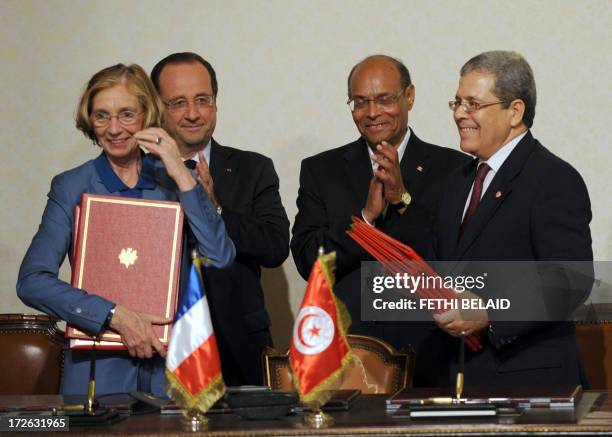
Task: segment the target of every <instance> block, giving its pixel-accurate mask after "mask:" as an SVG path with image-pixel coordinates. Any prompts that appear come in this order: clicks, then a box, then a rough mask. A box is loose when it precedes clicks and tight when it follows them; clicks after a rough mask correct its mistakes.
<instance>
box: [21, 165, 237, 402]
mask: <svg viewBox="0 0 612 437" xmlns="http://www.w3.org/2000/svg"><path fill="white" fill-rule="evenodd" d="M98 159H100V158H98ZM95 161H96V160H90V161H88V162H86V163H84V164H82V165H80V166H79V167H76V168H74V169H72V170H68V171H66V172H64V173H61V174H59V175H57V176H55V177H54V178H53V180H52V182H51V190H50V191H49V194H48V200H47V205H46V207H45V211H44V213H43V216H42V221H41V224H40V227H39V229H38V232H37V233H36V235H35V236H34V238H33V239H32V243H31V244H30V247H29V249H28V251H27V253H26V255H25V257H24V259H23V262H22V264H21V268H20V270H19V278H18V281H17V294H18V296H19V298H20V299H21V300H22V301H23V302H24V303H25V304H26V305H29V306H31V307H33V308H36V309H38V310H40V311H43V312H45V313H47V314H51V315H53V316H55V317H58V318H60V319H62V320H65V321H66V322H68V323H70V324H72V325H74V326H76V327H78V328H80V329H83V330H85V331H88V332H91V333H94V334H95V333H98V332H100V330H101V329H102V326H103V324H104V322H105V320H106V317H107V315H108V312H109V311H110V309H111V307H112V306H113V302H110V301H108V300H106V299H104V298H102V297H100V296H96V295H91V294H88V293H87V292H86V291H85V290H80V289H76V288H73V287H72V286H71V285H70V284H68V283H66V282H64V281H62V280H60V279H59V278H58V272H59V268H60V266H61V265H62V263H63V261H64V259H65V257H66V255H67V254H68V256H69V258H70V262H71V263H72V254H71V247H72V230H73V224H74V208H75V206H76V205H77V204H78V203H79V202H80V200H81V195H82V194H83V193H92V194H105V195H114V196H120V195H121V193H120V192H118V191H114V192H109V190H108V189H107V187H106V186H105V185H104V183H103V182H102V179H101V177H100V175H99V174H98V171H97V170H96V166H95ZM143 178H147V179H148V180H150V181H152V182H154V183H152V184H150V187H148V188H143V190H142V197H143V198H144V199H155V200H170V201H179V202H180V204H181V206H182V208H183V210H184V212H185V218H186V222H187V223H188V225H189V228H190V229H191V231H192V233H193V235H194V236H195V238H196V240H197V249H198V250H199V252H200V254H201V255H203V256H206V257H208V259H209V260H210V264H211V265H213V266H215V267H225V266H227V265H229V264H231V263H232V262H233V260H234V257H235V252H236V251H235V247H234V244H233V242H232V240H231V239H230V238H229V236H228V235H227V232H226V230H225V225H224V223H223V220H222V219H221V217H220V216H219V215H218V214H217V212H216V210H215V208H214V207H213V205H212V203H211V202H210V200H209V199H208V195H207V194H206V191H205V190H204V189H203V188H202V187H201V185H200V184H198V185H197V186H196V187H195V188H194V189H192V190H190V191H187V192H180V190H178V189H177V187H176V185H175V184H174V181H173V180H172V179H171V178H170V177H169V176H168V174H167V173H166V171H165V169H164V168H163V165H162V163H161V162H160V161H158V160H155V159H154V158H152V157H150V156H146V157H145V158H144V159H143V165H142V172H141V179H143ZM153 235H154V233H153ZM88 356H89V353H77V352H74V353H72V354H71V353H67V354H66V357H65V366H64V380H63V384H62V392H63V393H65V394H73V393H86V391H87V383H86V381H87V372H88ZM143 367H144V368H146V369H147V371H146V372H145V373H146V374H147V375H145V377H144V379H143V378H142V375H141V373H143V372H141V370H142V369H141V368H143ZM151 374H152V375H153V381H152V382H151V384H152V385H151V389H152V391H153V392H157V393H156V394H163V382H164V381H163V379H164V378H163V360H161V359H160V358H159V357H156V358H155V359H152V360H140V359H137V358H131V357H129V356H128V355H127V354H125V353H98V360H97V362H96V380H97V384H96V385H97V387H98V388H99V390H98V392H99V393H111V392H125V391H128V390H133V389H144V390H146V389H147V388H148V387H147V385H148V384H149V382H148V381H150V380H151V378H150V376H151ZM155 375H157V377H158V378H157V379H158V381H157V385H156V387H154V386H153V385H155ZM160 390H161V392H160ZM147 391H148V390H147Z"/></svg>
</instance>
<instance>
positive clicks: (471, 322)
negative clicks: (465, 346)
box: [433, 291, 489, 337]
mask: <svg viewBox="0 0 612 437" xmlns="http://www.w3.org/2000/svg"><path fill="white" fill-rule="evenodd" d="M456 293H457V295H458V296H459V297H458V298H459V301H461V300H462V299H479V297H478V296H477V295H476V294H474V293H472V292H470V291H464V292H462V293H458V292H456ZM459 308H461V303H459ZM433 318H434V320H435V321H436V324H437V325H438V327H439V328H440V329H442V330H443V331H445V332H446V333H447V334H449V335H452V336H453V337H463V336H469V335H471V334H474V333H477V332H479V331H481V330H483V329H485V328H487V327H488V326H489V316H488V313H487V311H486V310H484V309H470V310H462V309H452V310H449V311H446V312H444V313H440V314H434V315H433Z"/></svg>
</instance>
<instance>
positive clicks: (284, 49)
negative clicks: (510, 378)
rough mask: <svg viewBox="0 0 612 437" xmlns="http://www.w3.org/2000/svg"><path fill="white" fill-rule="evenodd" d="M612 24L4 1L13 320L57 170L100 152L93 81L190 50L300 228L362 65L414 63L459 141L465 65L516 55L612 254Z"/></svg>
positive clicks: (395, 12)
mask: <svg viewBox="0 0 612 437" xmlns="http://www.w3.org/2000/svg"><path fill="white" fill-rule="evenodd" d="M170 5H172V9H170V10H169V9H168V7H169V6H170ZM611 28H612V3H611V2H610V1H609V0H599V1H595V0H592V1H575V0H572V1H538V2H534V1H512V2H501V1H500V2H494V1H467V0H464V1H462V2H455V1H380V0H379V1H376V2H372V1H365V0H359V1H357V0H355V1H322V0H316V1H315V0H312V1H295V0H294V1H287V0H284V1H259V2H258V1H246V0H245V1H176V2H167V1H157V0H156V1H140V2H136V1H127V0H125V1H122V2H119V1H61V0H46V1H43V0H40V1H38V0H0V62H1V68H0V147H1V150H2V159H1V160H0V178H1V183H2V186H3V188H2V192H1V193H2V194H1V196H2V197H1V202H0V204H1V205H2V210H1V212H0V214H2V220H1V222H0V223H1V224H0V281H1V282H0V312H12V311H15V312H23V311H31V310H29V309H28V308H26V307H25V306H23V305H22V304H21V303H20V302H19V300H18V299H17V297H16V295H15V280H16V276H17V270H18V268H19V263H20V262H21V258H22V257H23V254H24V253H25V250H26V248H27V246H28V244H29V242H30V239H31V237H32V235H33V234H34V232H35V230H36V228H37V226H38V224H39V220H40V216H41V213H42V210H43V207H44V204H45V195H46V193H47V191H48V189H49V183H50V180H51V178H52V176H53V175H55V174H57V173H59V172H61V171H63V170H65V169H68V168H71V167H73V166H76V165H78V164H80V163H82V162H83V161H85V160H87V159H90V158H92V157H94V156H96V154H97V153H98V152H97V150H96V149H94V148H93V147H92V146H90V145H89V144H88V142H87V141H86V139H85V138H84V137H82V136H81V135H80V134H79V133H78V132H77V131H76V130H75V129H74V127H73V125H74V122H73V111H74V107H75V103H76V100H77V97H78V95H79V92H80V90H81V88H82V86H83V85H84V83H85V81H86V80H87V79H88V78H89V77H90V76H91V75H92V74H93V73H94V72H96V71H97V70H99V69H100V68H102V67H105V66H108V65H111V64H113V63H116V62H119V61H123V62H136V63H139V64H141V65H142V66H143V67H144V68H145V69H147V70H150V69H151V68H152V67H153V65H154V64H155V62H156V61H157V60H159V59H160V58H161V57H163V56H165V55H167V54H169V53H170V52H173V51H184V50H192V51H196V52H198V53H200V54H201V55H203V56H204V57H205V58H207V59H208V60H209V61H211V63H212V64H213V65H214V67H215V68H216V70H217V73H218V77H219V85H220V96H219V116H218V119H219V121H218V125H217V130H216V132H215V138H216V139H217V140H218V141H220V142H221V143H222V144H225V145H232V146H238V147H241V148H245V149H250V150H257V151H259V152H262V153H264V154H266V155H268V156H270V157H272V158H273V159H274V162H275V165H276V169H277V171H278V173H279V176H280V179H281V194H282V197H283V202H284V204H285V207H286V209H287V213H288V215H289V217H290V218H291V219H293V217H294V216H295V213H296V207H295V198H296V194H297V189H298V173H299V164H300V161H301V160H302V159H303V158H304V157H306V156H309V155H312V154H314V153H317V152H319V151H322V150H325V149H328V148H330V147H335V146H340V145H342V144H345V143H347V142H349V141H351V140H353V139H354V138H356V131H355V128H354V126H353V124H352V121H351V118H350V115H349V112H348V109H347V107H346V104H345V100H346V86H345V81H346V75H347V73H348V71H349V69H350V67H351V66H352V65H353V64H354V63H355V62H356V61H358V60H359V59H360V58H362V57H364V56H366V55H368V54H371V53H377V52H383V53H387V54H391V55H394V56H397V57H399V58H401V59H402V60H404V61H405V63H406V64H407V65H408V67H409V68H410V71H411V73H412V75H413V80H414V82H415V84H416V89H417V92H416V96H417V98H416V105H415V108H414V110H413V111H412V112H411V114H410V124H411V126H412V127H413V128H414V129H415V131H416V132H417V133H418V135H419V136H420V137H421V138H423V139H425V140H428V141H431V142H433V143H438V144H443V145H448V146H452V147H457V144H458V142H457V133H456V130H455V128H454V125H453V123H452V120H451V114H450V112H449V110H448V109H447V107H446V101H447V100H448V99H449V98H450V97H452V96H454V93H455V90H456V85H457V78H458V70H459V68H460V66H461V65H462V63H463V62H465V61H466V60H467V59H468V58H469V57H471V56H473V55H475V54H477V53H479V52H481V51H484V50H492V49H512V50H517V51H519V52H521V53H523V54H524V55H525V57H526V58H527V60H528V61H529V62H530V63H531V65H532V67H533V69H534V72H535V75H536V82H537V85H538V94H539V95H538V107H537V116H536V121H535V126H534V129H533V131H534V134H535V136H536V137H537V138H539V139H540V141H541V142H542V143H543V144H544V145H546V146H547V147H549V148H550V149H551V150H552V151H553V152H554V153H556V154H558V155H559V156H561V157H562V158H564V159H565V160H567V161H569V162H570V163H571V164H572V165H574V166H575V167H576V168H577V169H578V170H579V171H580V172H581V174H582V175H583V177H584V178H585V180H586V182H587V185H588V187H589V191H590V194H591V200H592V207H593V217H594V218H593V222H592V226H591V230H592V234H593V249H594V252H595V257H596V259H598V260H611V259H612V227H611V226H610V225H611V223H612V210H611V208H610V201H609V198H610V189H609V174H610V172H609V170H608V169H609V167H610V158H611V157H612V153H611V152H610V141H609V138H610V133H609V130H608V129H609V124H610V113H611V111H610V109H611V106H612V95H611V91H610V90H611V89H612V79H611V76H612V75H611V72H612V68H611V67H612V61H611V57H610V53H612V43H611V35H610V31H609V29H611ZM330 189H333V188H330ZM64 277H67V276H64ZM265 284H266V286H267V302H268V307H269V309H270V310H271V313H272V317H273V322H274V331H273V333H274V336H275V339H276V341H277V343H278V344H279V345H281V346H283V345H287V342H288V333H289V330H290V326H291V323H292V312H294V311H295V310H296V308H297V307H298V306H299V303H300V300H301V297H302V293H303V290H304V285H305V283H304V281H302V279H301V278H300V277H299V276H298V275H297V273H296V270H295V266H294V264H293V261H292V260H288V261H287V262H286V263H285V264H284V265H283V266H282V267H281V268H280V269H275V270H272V271H266V272H265Z"/></svg>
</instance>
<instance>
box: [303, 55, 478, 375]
mask: <svg viewBox="0 0 612 437" xmlns="http://www.w3.org/2000/svg"><path fill="white" fill-rule="evenodd" d="M414 101H415V86H414V85H413V84H412V81H411V78H410V73H409V72H408V69H407V68H406V67H405V66H404V64H402V63H401V62H400V61H399V60H397V59H394V58H391V57H389V56H384V55H376V56H370V57H368V58H366V59H364V60H363V61H361V62H359V63H358V64H357V65H355V66H354V67H353V69H352V70H351V72H350V74H349V76H348V106H349V109H350V113H351V115H352V117H353V121H354V122H355V126H356V127H357V130H358V131H359V134H360V138H359V139H358V140H356V141H354V142H352V143H349V144H347V145H344V146H342V147H339V148H335V149H332V150H329V151H326V152H323V153H320V154H318V155H315V156H312V157H310V158H307V159H305V160H304V161H303V162H302V168H301V172H300V189H299V193H298V199H297V206H298V213H297V215H296V218H295V224H294V226H293V237H292V240H291V250H292V254H293V259H294V260H295V263H296V265H297V268H298V271H299V272H300V274H301V275H302V277H303V278H304V279H306V278H307V277H308V275H309V273H310V269H311V268H312V265H313V264H314V261H315V259H316V256H317V250H318V247H319V246H323V248H324V249H325V251H336V256H337V258H336V285H335V287H334V290H335V292H336V294H337V295H338V296H339V297H340V298H341V299H342V300H343V301H344V303H345V304H346V305H347V308H348V310H349V313H350V314H351V318H352V325H351V328H350V331H351V332H352V333H359V334H366V335H371V336H374V337H378V338H382V339H385V340H387V341H388V342H390V343H391V344H392V345H393V346H395V347H396V348H401V347H404V346H408V345H412V346H413V347H415V349H416V351H417V368H416V372H415V377H414V383H415V385H420V386H428V385H431V383H430V381H428V375H429V372H428V370H430V369H431V366H434V365H435V363H434V362H427V361H426V360H424V358H426V357H431V356H434V355H435V353H433V354H429V355H427V354H424V353H422V352H423V351H422V349H421V346H427V345H425V344H424V343H423V339H424V338H425V337H426V336H427V335H428V333H429V331H428V330H429V329H430V328H431V329H437V328H436V326H435V324H433V323H432V324H427V326H425V324H416V323H410V324H408V323H398V322H384V323H378V322H368V321H362V320H361V304H360V301H361V298H360V288H361V281H360V267H361V261H371V260H372V258H371V257H370V256H369V255H368V254H367V253H366V252H365V251H364V250H362V249H361V248H360V247H359V246H358V245H357V244H356V243H355V242H354V241H352V240H351V239H350V238H349V237H348V236H347V235H346V231H347V230H348V229H349V226H350V224H351V216H359V217H363V218H364V219H365V220H367V222H368V223H370V224H371V225H372V226H376V227H377V228H379V229H381V230H383V231H384V232H386V233H388V234H390V235H392V236H393V237H395V238H398V239H399V240H401V241H403V242H406V243H407V244H410V245H411V246H413V247H414V248H415V249H416V250H417V251H419V252H421V253H422V254H424V252H425V250H426V248H427V247H428V246H429V244H430V237H431V224H432V217H433V215H434V213H435V209H436V203H437V201H438V199H439V198H440V195H441V184H442V181H443V180H444V178H445V177H446V176H447V175H448V174H449V173H450V172H451V171H452V170H453V169H454V168H456V167H458V166H460V165H461V164H463V163H465V162H467V161H468V160H469V157H467V156H466V155H463V154H461V153H460V152H458V151H454V150H450V149H446V148H442V147H439V146H434V145H432V144H428V143H425V142H423V141H421V140H420V139H419V138H418V137H417V136H416V134H415V133H414V132H413V131H412V130H411V129H410V128H409V127H408V113H409V111H410V110H411V109H412V107H413V105H414ZM430 346H431V345H429V346H428V347H430Z"/></svg>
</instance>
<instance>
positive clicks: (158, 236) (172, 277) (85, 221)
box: [66, 194, 184, 350]
mask: <svg viewBox="0 0 612 437" xmlns="http://www.w3.org/2000/svg"><path fill="white" fill-rule="evenodd" d="M183 219H184V217H183V211H182V209H181V206H180V204H179V203H177V202H165V201H158V200H143V199H133V198H126V197H114V196H102V195H94V194H83V197H82V199H81V204H80V206H79V207H78V208H77V209H76V212H75V228H76V229H77V231H76V232H75V234H74V235H75V236H74V242H75V243H74V262H73V269H72V281H71V282H72V286H73V287H75V288H80V289H82V290H85V291H87V292H88V293H90V294H97V295H99V296H102V297H104V298H106V299H108V300H110V301H112V302H114V303H116V304H119V305H122V306H125V307H127V308H129V309H131V310H134V311H141V312H145V313H149V314H155V315H158V316H161V317H166V318H171V317H172V316H173V315H174V312H175V310H176V304H177V297H178V288H179V275H180V265H181V264H180V262H181V246H182V236H183ZM154 330H155V332H156V333H157V334H158V336H159V340H160V341H161V342H162V344H167V343H168V340H169V338H170V337H169V335H170V325H163V326H161V325H159V326H154ZM66 336H67V337H69V338H70V339H71V341H70V347H71V348H72V349H90V348H91V345H92V338H91V337H90V336H88V335H87V334H85V333H84V332H82V331H79V330H78V329H77V328H75V327H74V326H71V325H68V326H67V329H66ZM99 340H100V342H99V343H96V347H97V348H100V349H118V350H120V349H125V347H124V346H123V344H122V343H121V340H120V337H119V335H118V334H116V333H114V332H112V331H104V332H103V333H102V334H101V336H100V338H99Z"/></svg>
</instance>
